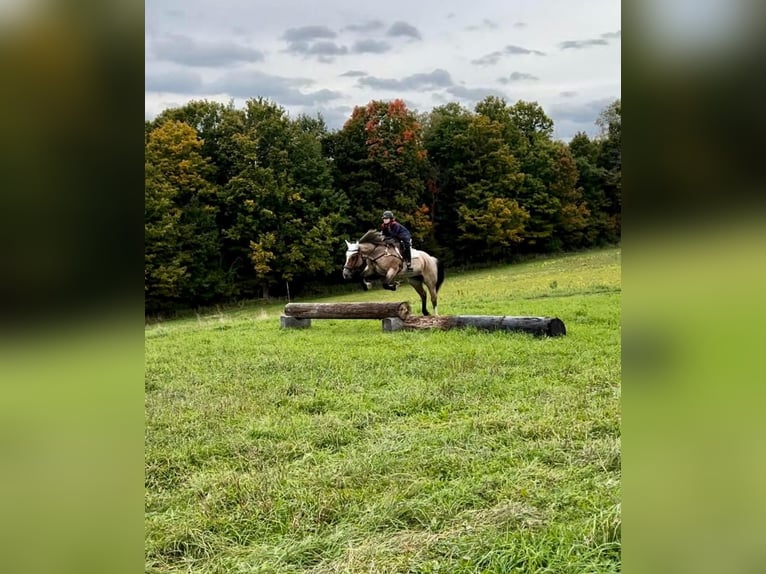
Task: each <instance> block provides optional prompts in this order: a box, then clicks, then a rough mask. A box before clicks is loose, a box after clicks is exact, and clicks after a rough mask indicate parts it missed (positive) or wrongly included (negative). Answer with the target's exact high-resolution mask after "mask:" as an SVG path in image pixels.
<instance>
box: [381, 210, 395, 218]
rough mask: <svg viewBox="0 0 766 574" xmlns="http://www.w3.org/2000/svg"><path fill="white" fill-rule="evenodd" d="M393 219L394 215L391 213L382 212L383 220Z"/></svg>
mask: <svg viewBox="0 0 766 574" xmlns="http://www.w3.org/2000/svg"><path fill="white" fill-rule="evenodd" d="M393 218H394V214H393V213H391V212H390V211H384V212H383V219H393Z"/></svg>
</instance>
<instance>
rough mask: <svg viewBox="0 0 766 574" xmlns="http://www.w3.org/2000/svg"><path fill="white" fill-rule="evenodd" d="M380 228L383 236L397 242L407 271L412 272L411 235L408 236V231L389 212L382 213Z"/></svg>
mask: <svg viewBox="0 0 766 574" xmlns="http://www.w3.org/2000/svg"><path fill="white" fill-rule="evenodd" d="M380 228H381V231H383V235H385V236H386V237H391V238H392V239H396V240H397V241H398V242H399V245H400V246H401V249H402V256H403V257H404V262H405V263H406V264H407V271H412V253H411V249H412V235H410V232H409V230H408V229H407V228H406V227H404V225H402V224H401V223H399V222H398V221H397V220H396V218H395V217H394V214H393V213H391V212H390V211H384V212H383V225H381V226H380Z"/></svg>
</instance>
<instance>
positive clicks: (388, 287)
mask: <svg viewBox="0 0 766 574" xmlns="http://www.w3.org/2000/svg"><path fill="white" fill-rule="evenodd" d="M383 289H388V290H389V291H396V285H386V284H384V285H383Z"/></svg>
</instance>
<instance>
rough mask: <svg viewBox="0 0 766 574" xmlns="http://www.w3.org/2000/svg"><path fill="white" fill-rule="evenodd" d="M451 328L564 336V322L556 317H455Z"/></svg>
mask: <svg viewBox="0 0 766 574" xmlns="http://www.w3.org/2000/svg"><path fill="white" fill-rule="evenodd" d="M452 326H453V327H457V328H460V327H475V328H477V329H481V330H483V331H520V332H524V333H531V334H533V335H536V336H538V337H539V336H543V335H546V336H548V337H558V336H561V335H566V332H567V330H566V327H565V326H564V322H563V321H562V320H561V319H559V318H557V317H508V316H506V315H501V316H492V315H456V316H455V317H453V324H452Z"/></svg>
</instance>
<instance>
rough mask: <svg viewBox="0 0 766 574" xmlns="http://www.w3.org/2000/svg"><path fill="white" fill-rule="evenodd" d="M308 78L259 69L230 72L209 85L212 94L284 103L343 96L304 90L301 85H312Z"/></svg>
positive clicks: (305, 102) (325, 90)
mask: <svg viewBox="0 0 766 574" xmlns="http://www.w3.org/2000/svg"><path fill="white" fill-rule="evenodd" d="M313 83H314V82H313V80H308V79H306V78H285V77H282V76H273V75H271V74H265V73H263V72H258V71H247V72H237V73H232V72H229V73H227V74H225V75H224V76H223V77H221V78H220V79H218V80H216V81H215V82H212V83H211V84H210V85H209V86H208V91H210V92H211V93H225V94H228V95H230V96H231V97H235V98H243V99H247V98H258V97H263V98H269V99H272V100H274V101H275V102H277V103H279V104H280V105H284V106H305V105H313V104H319V103H324V102H328V101H332V100H336V99H340V98H342V97H343V94H341V93H340V92H335V91H332V90H327V89H324V90H318V91H315V92H307V93H304V92H302V91H300V90H299V89H298V88H299V87H302V86H307V85H311V84H313Z"/></svg>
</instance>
